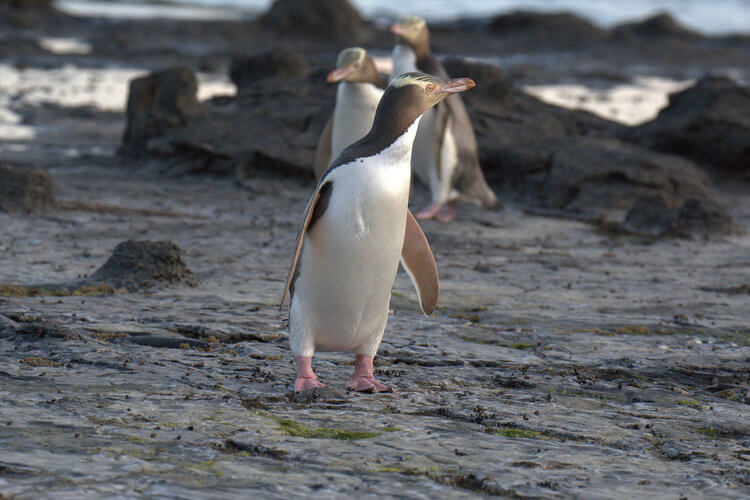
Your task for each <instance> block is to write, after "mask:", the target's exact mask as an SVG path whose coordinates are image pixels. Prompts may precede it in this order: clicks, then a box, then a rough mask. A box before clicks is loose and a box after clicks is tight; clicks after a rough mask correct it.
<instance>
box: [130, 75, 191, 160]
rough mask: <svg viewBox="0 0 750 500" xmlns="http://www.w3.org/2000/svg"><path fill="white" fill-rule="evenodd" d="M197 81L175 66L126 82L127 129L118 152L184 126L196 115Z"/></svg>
mask: <svg viewBox="0 0 750 500" xmlns="http://www.w3.org/2000/svg"><path fill="white" fill-rule="evenodd" d="M200 112H201V106H200V103H199V102H198V80H197V79H196V77H195V73H193V71H192V70H191V69H190V68H187V67H184V66H179V67H175V68H170V69H166V70H162V71H156V72H153V73H151V74H149V75H147V76H144V77H140V78H135V79H133V80H131V81H130V89H129V93H128V105H127V128H126V129H125V135H124V137H123V140H122V142H123V144H122V146H123V147H122V149H121V151H122V152H131V151H136V152H137V151H141V150H142V149H143V148H144V147H145V146H146V144H147V142H148V141H149V139H151V138H154V137H159V136H161V135H164V134H165V133H167V132H169V131H170V130H173V129H176V128H179V127H181V126H183V125H185V124H186V123H187V122H188V120H189V119H190V118H191V117H193V116H196V115H198V114H200Z"/></svg>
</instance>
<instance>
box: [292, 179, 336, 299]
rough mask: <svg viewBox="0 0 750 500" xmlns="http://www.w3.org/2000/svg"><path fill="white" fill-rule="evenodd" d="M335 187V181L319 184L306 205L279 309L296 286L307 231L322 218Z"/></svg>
mask: <svg viewBox="0 0 750 500" xmlns="http://www.w3.org/2000/svg"><path fill="white" fill-rule="evenodd" d="M332 188H333V182H331V181H327V182H323V183H320V184H318V187H317V188H316V189H315V193H313V195H312V197H311V198H310V201H308V202H307V206H306V207H305V216H304V217H303V219H302V226H301V227H300V229H299V233H297V242H296V243H295V245H294V258H293V259H292V267H291V268H290V269H289V277H288V278H287V280H286V286H285V287H284V294H283V295H282V296H281V304H279V311H281V309H282V308H283V307H284V302H285V301H286V297H287V295H289V291H290V290H292V288H293V286H294V278H295V277H296V275H295V271H296V269H297V261H298V260H299V255H300V253H301V252H302V243H303V242H304V240H305V233H307V232H308V231H310V230H311V229H312V228H313V226H314V225H315V223H316V222H317V221H318V219H320V217H321V216H322V215H323V212H325V210H326V208H327V207H328V200H329V199H330V198H331V189H332Z"/></svg>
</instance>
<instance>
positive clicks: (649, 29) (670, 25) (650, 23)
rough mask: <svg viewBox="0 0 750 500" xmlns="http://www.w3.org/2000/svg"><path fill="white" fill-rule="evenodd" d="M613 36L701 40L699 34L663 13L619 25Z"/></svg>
mask: <svg viewBox="0 0 750 500" xmlns="http://www.w3.org/2000/svg"><path fill="white" fill-rule="evenodd" d="M613 34H614V36H615V37H616V38H646V39H657V40H658V39H665V38H679V39H682V40H696V39H698V38H702V37H701V35H700V33H698V32H696V31H693V30H691V29H689V28H686V27H685V26H682V25H681V24H680V23H678V22H677V20H675V18H673V17H672V16H671V15H669V14H667V13H665V12H661V13H659V14H656V15H654V16H652V17H649V18H647V19H644V20H643V21H637V22H633V23H624V24H620V25H618V26H616V27H615V28H614V29H613Z"/></svg>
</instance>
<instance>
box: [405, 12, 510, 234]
mask: <svg viewBox="0 0 750 500" xmlns="http://www.w3.org/2000/svg"><path fill="white" fill-rule="evenodd" d="M391 31H392V32H393V33H395V34H396V36H397V43H396V46H395V47H394V49H393V71H392V72H391V77H396V76H398V75H400V74H402V73H406V72H410V71H421V72H423V73H427V74H429V75H433V76H436V77H438V78H448V73H447V72H446V71H445V68H443V65H442V64H440V62H439V61H438V60H437V59H436V58H435V56H434V55H433V54H432V52H431V50H430V32H429V30H428V29H427V23H425V21H424V19H421V18H419V17H408V18H404V19H402V20H400V21H399V22H397V23H394V24H393V25H392V26H391ZM412 168H413V169H414V173H415V174H416V175H417V177H418V178H419V179H420V180H421V181H422V182H424V183H425V184H426V185H427V186H428V187H429V189H430V194H431V197H432V202H431V203H430V204H429V205H428V206H427V207H425V208H424V209H422V210H420V211H419V212H417V213H416V217H417V218H418V219H431V218H434V219H437V220H439V221H441V222H449V221H451V220H453V217H454V215H455V211H456V208H455V204H456V200H461V201H467V202H470V203H475V204H478V205H481V206H484V207H491V206H495V205H497V198H496V197H495V193H493V192H492V190H491V189H490V187H489V186H488V185H487V181H486V180H485V178H484V174H483V173H482V168H481V166H480V165H479V154H478V152H477V139H476V136H475V135H474V128H473V127H472V125H471V119H470V118H469V113H468V112H467V111H466V106H465V105H464V103H463V101H462V100H461V97H460V96H458V95H453V96H450V97H449V98H448V99H445V100H444V101H443V102H441V103H440V104H439V105H438V106H436V107H435V108H434V109H431V110H430V111H428V112H427V113H425V114H424V116H423V117H422V122H421V123H420V125H419V131H418V132H417V137H416V139H415V143H414V156H413V157H412Z"/></svg>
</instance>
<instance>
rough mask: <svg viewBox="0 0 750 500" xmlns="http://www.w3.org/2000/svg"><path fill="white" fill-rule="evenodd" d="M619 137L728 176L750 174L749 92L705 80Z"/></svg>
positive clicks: (673, 97) (724, 81)
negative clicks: (680, 157) (702, 165)
mask: <svg viewBox="0 0 750 500" xmlns="http://www.w3.org/2000/svg"><path fill="white" fill-rule="evenodd" d="M622 137H623V138H624V139H625V140H627V141H631V142H635V143H637V144H640V145H642V146H645V147H647V148H650V149H656V150H658V151H664V152H668V153H674V154H679V155H682V156H686V157H688V158H691V159H693V160H695V161H696V162H699V163H702V164H705V165H711V166H714V167H716V168H719V169H722V170H725V171H727V172H729V173H744V174H747V173H750V90H748V88H747V87H742V86H740V85H738V84H737V83H735V82H734V81H732V80H730V79H728V78H723V77H713V76H707V77H704V78H702V79H700V80H699V81H698V82H697V83H696V84H695V85H694V86H692V87H690V88H688V89H685V90H683V91H682V92H678V93H675V94H671V95H670V96H669V105H668V106H667V107H666V108H664V109H663V110H662V111H661V112H660V113H659V115H658V116H657V117H656V118H655V119H654V120H652V121H650V122H647V123H644V124H643V125H640V126H638V127H635V128H632V129H629V130H626V131H624V133H623V134H622Z"/></svg>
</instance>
